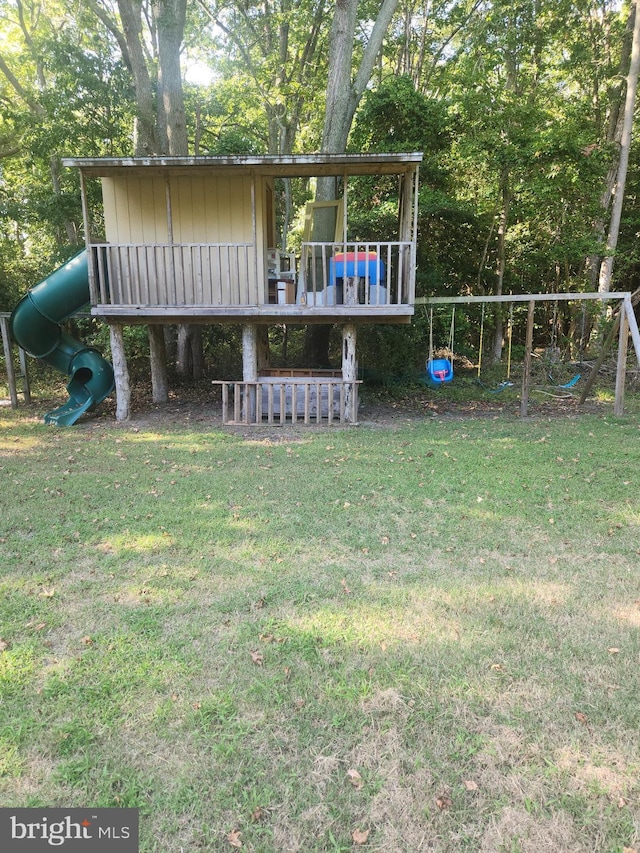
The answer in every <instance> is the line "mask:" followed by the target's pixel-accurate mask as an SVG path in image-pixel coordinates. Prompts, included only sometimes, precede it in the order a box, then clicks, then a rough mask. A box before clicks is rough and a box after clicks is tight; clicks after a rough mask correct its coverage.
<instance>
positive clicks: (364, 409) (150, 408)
mask: <svg viewBox="0 0 640 853" xmlns="http://www.w3.org/2000/svg"><path fill="white" fill-rule="evenodd" d="M362 396H363V398H364V399H363V400H362V402H361V404H360V410H359V426H360V427H364V428H370V429H376V428H384V429H389V428H390V429H393V428H394V427H396V428H397V427H400V426H404V425H406V424H407V423H412V422H413V423H415V422H419V421H425V420H432V419H439V420H440V419H443V420H444V419H447V420H465V419H498V418H505V419H517V418H519V417H520V400H519V398H518V397H515V396H513V395H511V396H510V397H506V396H504V397H503V396H501V395H489V396H487V395H486V394H485V395H484V397H478V398H477V399H467V400H461V399H454V398H452V397H451V396H447V395H446V394H445V393H444V392H441V391H437V392H433V391H429V390H428V389H419V390H416V391H415V393H413V392H412V393H407V394H405V395H404V396H401V397H394V398H392V397H386V398H385V396H384V395H380V396H377V397H375V396H373V395H372V394H369V395H366V394H363V395H362ZM610 408H611V407H610V406H608V405H606V404H602V403H598V402H596V401H589V402H587V403H586V404H585V405H583V406H578V398H577V396H559V397H558V398H555V397H550V396H542V395H540V394H532V395H531V398H530V402H529V407H528V417H530V418H544V419H547V418H554V419H555V418H573V417H579V416H580V415H581V414H606V413H607V411H608V410H609V409H610ZM115 410H116V406H115V399H114V398H110V399H108V400H106V401H105V402H104V403H102V404H101V405H100V407H99V408H98V410H97V411H96V412H95V413H93V414H88V415H85V416H84V417H83V419H82V421H80V424H84V425H86V426H88V427H91V426H93V427H95V426H98V425H100V426H103V425H104V424H105V423H107V424H111V423H113V421H114V420H115ZM131 410H132V415H131V418H130V420H129V421H127V422H125V423H122V424H120V427H121V428H122V429H132V430H136V429H154V428H161V427H162V426H163V425H164V426H167V425H169V426H181V427H188V428H193V429H196V430H199V429H211V428H215V429H217V428H221V427H223V426H224V425H223V423H222V417H221V403H220V400H219V397H218V392H217V389H213V388H212V387H211V385H210V384H208V383H206V382H204V383H200V384H198V385H192V386H183V387H181V388H179V389H178V390H177V391H174V392H171V394H170V398H169V401H168V402H167V403H165V404H155V403H152V402H151V389H150V387H146V386H144V385H136V386H135V387H134V389H133V390H132V401H131ZM45 411H46V409H45ZM80 424H79V425H80ZM225 428H226V429H228V430H230V431H232V432H235V433H239V434H247V435H250V436H252V437H254V438H256V437H258V435H264V434H269V435H270V436H271V437H272V439H273V440H276V441H278V440H280V441H283V440H290V435H291V433H292V432H293V431H295V432H297V433H300V432H301V431H306V430H308V429H313V430H317V429H318V428H320V429H331V430H335V429H341V428H346V429H349V428H350V427H349V426H346V427H340V426H339V425H335V424H334V425H331V426H329V425H327V424H324V425H322V426H320V427H318V426H316V425H312V426H305V425H303V424H300V423H298V424H291V423H290V422H288V423H286V424H283V425H279V424H271V425H269V424H266V423H265V424H264V426H258V427H248V426H245V425H234V424H227V425H226V426H225Z"/></svg>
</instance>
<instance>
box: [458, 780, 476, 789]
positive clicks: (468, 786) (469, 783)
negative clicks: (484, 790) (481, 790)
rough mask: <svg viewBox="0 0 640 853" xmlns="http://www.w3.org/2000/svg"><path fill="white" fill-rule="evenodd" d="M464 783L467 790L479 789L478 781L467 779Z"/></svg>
mask: <svg viewBox="0 0 640 853" xmlns="http://www.w3.org/2000/svg"><path fill="white" fill-rule="evenodd" d="M462 784H463V785H464V789H465V791H477V790H478V783H477V782H474V781H473V780H472V779H465V781H464V782H463V783H462Z"/></svg>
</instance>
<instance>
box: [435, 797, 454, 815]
mask: <svg viewBox="0 0 640 853" xmlns="http://www.w3.org/2000/svg"><path fill="white" fill-rule="evenodd" d="M436 805H437V806H438V808H439V809H440V811H441V812H442V811H444V810H445V809H450V808H451V806H452V805H453V800H452V799H451V797H447V795H446V794H443V795H442V796H441V797H437V798H436Z"/></svg>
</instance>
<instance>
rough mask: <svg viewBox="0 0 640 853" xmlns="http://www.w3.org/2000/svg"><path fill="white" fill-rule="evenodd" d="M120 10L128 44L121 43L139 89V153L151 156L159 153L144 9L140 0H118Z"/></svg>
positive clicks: (137, 151) (137, 123)
mask: <svg viewBox="0 0 640 853" xmlns="http://www.w3.org/2000/svg"><path fill="white" fill-rule="evenodd" d="M118 11H119V12H120V20H121V21H122V35H123V37H124V44H123V43H122V42H120V44H121V46H123V47H126V56H125V57H124V58H125V61H126V62H127V64H128V65H129V67H130V69H131V74H132V76H133V84H134V87H135V91H136V127H135V134H134V135H135V139H134V149H135V154H136V155H138V156H149V155H151V154H157V153H158V144H157V137H156V112H155V110H154V104H153V90H152V85H151V77H150V75H149V68H148V66H147V60H146V57H145V52H144V48H143V44H142V18H141V13H142V8H141V4H140V2H136V0H118Z"/></svg>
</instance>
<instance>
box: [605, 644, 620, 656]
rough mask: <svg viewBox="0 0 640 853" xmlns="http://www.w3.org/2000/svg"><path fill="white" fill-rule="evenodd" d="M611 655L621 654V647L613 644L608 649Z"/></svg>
mask: <svg viewBox="0 0 640 853" xmlns="http://www.w3.org/2000/svg"><path fill="white" fill-rule="evenodd" d="M607 651H608V652H609V654H610V655H618V654H620V649H617V648H616V647H615V646H612V647H611V648H610V649H607Z"/></svg>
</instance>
